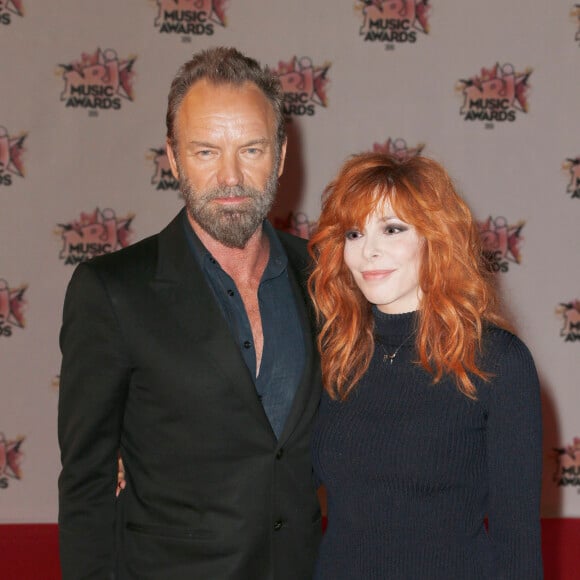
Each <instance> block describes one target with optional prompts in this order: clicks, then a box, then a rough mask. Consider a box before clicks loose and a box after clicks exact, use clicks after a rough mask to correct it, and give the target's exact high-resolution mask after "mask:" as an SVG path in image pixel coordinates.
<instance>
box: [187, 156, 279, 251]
mask: <svg viewBox="0 0 580 580" xmlns="http://www.w3.org/2000/svg"><path fill="white" fill-rule="evenodd" d="M178 169H179V175H180V180H179V189H180V191H181V194H182V195H183V198H184V199H185V206H186V208H187V213H188V214H189V215H190V216H191V217H192V218H193V219H194V220H195V221H196V222H197V223H198V224H199V225H200V227H201V228H202V229H203V230H205V231H206V232H207V233H208V234H209V235H210V236H211V237H212V238H214V240H217V241H218V242H220V243H222V244H223V245H224V246H228V247H229V248H240V249H241V248H244V247H245V246H246V243H247V242H248V240H249V239H250V238H251V237H252V235H253V234H254V233H255V232H256V231H257V230H258V228H259V227H260V226H261V224H262V222H263V221H264V218H265V217H266V216H267V215H268V212H269V211H270V209H271V207H272V204H273V203H274V198H275V197H276V189H277V183H278V163H276V164H275V167H274V169H273V170H272V173H271V174H270V176H269V177H268V180H267V181H266V185H265V186H264V189H263V190H262V191H260V190H259V189H255V188H253V187H247V186H245V185H234V186H232V187H227V186H218V187H214V188H213V189H210V190H209V191H196V190H195V189H194V187H193V185H192V184H191V182H190V181H189V180H188V179H187V178H186V177H185V176H184V172H183V170H182V168H181V167H178ZM220 197H232V198H235V197H244V198H246V199H245V200H244V202H243V203H240V204H236V206H235V207H228V206H227V205H225V206H224V205H220V204H215V203H212V202H213V200H214V199H216V198H220Z"/></svg>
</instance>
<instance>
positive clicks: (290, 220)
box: [274, 212, 315, 240]
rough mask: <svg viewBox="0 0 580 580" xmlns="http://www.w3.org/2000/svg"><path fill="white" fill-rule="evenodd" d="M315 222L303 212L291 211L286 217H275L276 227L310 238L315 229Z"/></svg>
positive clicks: (300, 236) (306, 238)
mask: <svg viewBox="0 0 580 580" xmlns="http://www.w3.org/2000/svg"><path fill="white" fill-rule="evenodd" d="M314 225H315V223H314V222H311V221H310V220H309V219H308V216H307V215H306V214H305V213H303V212H290V213H289V214H288V215H287V216H286V217H285V218H281V217H277V218H274V227H275V228H276V229H279V230H283V231H285V232H288V233H290V234H293V235H295V236H298V237H299V238H304V239H305V240H308V239H309V238H310V236H311V234H312V231H313V230H314Z"/></svg>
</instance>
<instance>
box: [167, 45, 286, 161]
mask: <svg viewBox="0 0 580 580" xmlns="http://www.w3.org/2000/svg"><path fill="white" fill-rule="evenodd" d="M202 79H205V80H207V81H209V82H210V83H213V84H215V85H221V84H231V85H237V86H239V85H242V84H244V83H246V82H250V83H254V84H255V85H256V86H257V87H258V88H259V89H260V90H261V91H262V92H263V93H264V96H265V97H266V98H267V99H268V101H270V104H271V105H272V108H273V109H274V114H275V117H276V125H277V127H276V139H277V143H276V150H277V152H278V153H279V152H280V149H281V147H282V144H283V143H284V140H285V139H286V126H285V121H284V113H283V111H282V102H283V94H282V88H281V85H280V81H279V79H278V77H277V76H276V75H275V74H273V73H272V72H270V70H269V69H267V68H266V67H262V66H261V65H260V64H259V63H258V61H256V60H254V59H253V58H250V57H247V56H245V55H243V54H242V53H241V52H240V51H238V50H236V49H235V48H228V47H223V46H221V47H216V48H210V49H208V50H203V51H201V52H198V53H195V54H194V55H193V57H192V58H191V59H190V60H188V61H187V62H186V63H184V64H183V65H182V66H181V67H180V69H179V70H178V71H177V74H176V75H175V78H174V79H173V82H172V83H171V89H170V91H169V96H168V99H167V116H166V124H167V139H168V140H169V143H170V144H171V146H172V147H173V149H174V150H175V149H176V141H177V138H176V134H175V117H176V115H177V111H178V109H179V107H180V105H181V103H182V101H183V99H184V98H185V95H186V94H187V92H188V91H189V89H190V88H191V87H192V86H193V85H194V84H195V83H196V82H197V81H199V80H202Z"/></svg>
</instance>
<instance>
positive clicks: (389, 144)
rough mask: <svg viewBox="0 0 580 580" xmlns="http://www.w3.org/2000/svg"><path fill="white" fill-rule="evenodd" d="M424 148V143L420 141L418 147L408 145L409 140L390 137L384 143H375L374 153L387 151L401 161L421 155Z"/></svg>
mask: <svg viewBox="0 0 580 580" xmlns="http://www.w3.org/2000/svg"><path fill="white" fill-rule="evenodd" d="M424 148H425V144H424V143H419V144H418V145H417V146H416V147H407V142H406V141H405V140H404V139H401V138H399V139H391V138H390V137H389V138H388V139H387V140H386V141H385V142H384V143H374V144H373V152H374V153H385V154H386V155H390V156H391V157H394V158H395V159H398V160H399V161H405V160H406V159H411V157H416V156H417V155H420V153H421V151H423V149H424Z"/></svg>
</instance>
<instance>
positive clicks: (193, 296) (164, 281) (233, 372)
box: [152, 210, 274, 438]
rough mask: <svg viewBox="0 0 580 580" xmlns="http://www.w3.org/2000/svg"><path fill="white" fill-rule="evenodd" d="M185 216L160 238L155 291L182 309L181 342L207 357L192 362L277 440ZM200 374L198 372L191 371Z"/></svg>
mask: <svg viewBox="0 0 580 580" xmlns="http://www.w3.org/2000/svg"><path fill="white" fill-rule="evenodd" d="M182 214H183V210H182V212H181V213H180V214H179V215H178V216H177V217H176V218H175V219H174V220H173V221H172V222H171V223H170V224H169V225H168V226H167V228H165V229H164V230H163V231H162V232H161V233H160V234H159V245H158V248H159V254H158V260H157V271H156V275H155V279H154V280H153V282H152V286H153V288H154V290H155V292H157V293H158V294H159V295H161V296H162V297H163V300H164V301H165V303H169V304H172V307H173V308H174V309H176V310H177V315H178V319H179V320H180V321H181V322H182V325H181V326H180V328H179V329H178V332H182V333H183V335H184V336H182V337H181V340H187V341H189V342H190V343H191V348H192V349H198V352H202V353H203V357H200V356H199V355H198V356H197V357H192V360H194V359H195V360H197V361H198V362H199V360H200V358H203V360H204V363H205V364H208V365H211V366H212V367H213V368H214V369H215V372H216V373H219V374H221V375H222V376H223V377H224V379H225V380H226V381H227V383H228V384H229V385H230V386H231V388H232V391H233V395H232V396H236V397H240V398H241V399H243V400H244V404H245V408H248V409H250V410H251V411H252V413H253V414H254V415H255V416H256V420H257V424H259V425H262V426H263V427H264V428H265V429H266V430H267V431H268V432H269V433H270V435H271V437H273V438H274V434H273V432H272V429H271V426H270V423H269V421H268V418H267V417H266V414H265V413H264V409H263V407H262V405H261V403H260V401H259V399H258V396H257V393H256V388H255V385H254V381H253V380H252V377H251V376H250V372H249V370H248V367H247V366H246V364H245V362H244V360H243V358H242V355H241V353H240V351H239V348H238V345H237V344H236V342H235V340H234V339H233V337H232V335H231V332H230V330H229V327H228V324H227V322H226V321H225V320H224V317H223V315H222V312H221V309H220V307H219V305H218V304H217V302H216V299H215V297H214V295H213V293H212V291H211V289H210V288H209V286H208V284H207V282H206V280H205V276H204V274H203V272H202V270H201V268H200V266H199V264H198V262H197V260H196V259H195V257H194V256H193V254H192V252H191V249H190V248H189V246H188V243H187V240H186V237H185V232H184V231H183V217H182ZM192 372H193V373H195V369H193V368H192Z"/></svg>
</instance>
